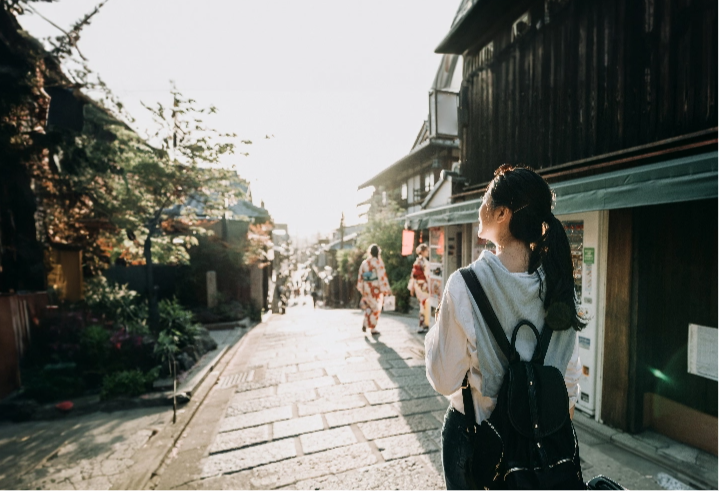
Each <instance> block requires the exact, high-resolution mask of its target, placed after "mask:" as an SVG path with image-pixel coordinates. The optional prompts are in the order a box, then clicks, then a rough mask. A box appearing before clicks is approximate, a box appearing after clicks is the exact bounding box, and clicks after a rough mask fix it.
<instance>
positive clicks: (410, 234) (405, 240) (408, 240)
mask: <svg viewBox="0 0 719 491" xmlns="http://www.w3.org/2000/svg"><path fill="white" fill-rule="evenodd" d="M413 249H414V230H402V255H403V256H409V255H411V254H412V253H413V252H414V250H413Z"/></svg>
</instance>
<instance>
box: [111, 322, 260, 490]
mask: <svg viewBox="0 0 719 491" xmlns="http://www.w3.org/2000/svg"><path fill="white" fill-rule="evenodd" d="M254 327H257V326H254ZM252 329H253V328H250V330H252ZM247 334H249V331H248V332H247V333H245V335H243V336H242V338H241V339H240V340H239V341H236V342H235V343H234V345H231V346H227V347H226V348H225V349H223V350H222V353H221V357H218V358H217V360H216V361H215V363H214V365H213V368H212V369H211V370H208V371H207V373H206V374H205V376H204V377H203V378H202V380H201V381H200V382H199V383H198V387H196V389H197V390H195V396H196V397H195V398H194V399H192V400H190V402H189V403H188V404H186V405H185V406H184V407H183V409H182V411H178V417H177V423H175V424H172V423H168V424H166V425H165V426H164V427H163V428H162V429H161V430H160V432H159V433H158V434H157V435H155V436H154V437H152V439H151V440H150V441H149V442H148V443H146V444H145V446H144V447H142V448H141V449H140V450H139V451H138V452H136V453H135V455H133V456H132V460H134V461H135V462H136V464H135V466H133V467H131V468H130V469H128V471H127V472H126V477H125V479H123V480H121V481H118V482H116V483H115V484H114V485H113V486H112V489H146V488H147V485H148V484H149V483H150V481H151V479H152V478H153V476H154V475H155V473H156V472H157V471H158V469H159V468H160V467H161V466H162V464H163V462H164V461H165V459H166V458H167V456H168V455H169V454H170V452H171V451H172V449H173V448H174V447H175V445H176V444H177V441H178V440H179V439H180V437H181V436H182V434H183V433H184V431H185V429H186V428H187V426H188V425H189V424H190V422H191V421H192V419H193V418H194V416H195V414H196V413H197V411H198V410H199V409H200V407H201V406H202V403H203V402H204V401H205V399H206V398H207V396H208V395H209V393H210V391H211V390H212V388H213V387H214V386H215V384H216V383H217V380H218V379H219V377H220V375H221V372H222V371H223V369H224V367H220V368H222V369H220V370H214V368H215V367H218V366H219V365H220V364H221V363H223V362H224V360H228V359H232V355H233V354H234V353H236V352H237V351H238V350H239V349H241V348H242V346H243V345H244V344H245V342H246V340H247V338H248V336H247Z"/></svg>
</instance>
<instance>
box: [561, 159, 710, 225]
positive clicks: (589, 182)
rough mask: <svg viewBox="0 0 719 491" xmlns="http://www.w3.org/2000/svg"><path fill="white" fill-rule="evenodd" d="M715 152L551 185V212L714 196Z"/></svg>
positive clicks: (609, 207)
mask: <svg viewBox="0 0 719 491" xmlns="http://www.w3.org/2000/svg"><path fill="white" fill-rule="evenodd" d="M717 157H718V154H717V152H709V153H704V154H700V155H693V156H690V157H682V158H679V159H673V160H669V161H666V162H660V163H657V164H649V165H644V166H641V167H634V168H631V169H623V170H619V171H614V172H607V173H606V174H600V175H596V176H590V177H584V178H580V179H575V180H572V181H566V182H560V183H557V184H554V185H552V188H553V189H554V191H555V192H556V193H557V204H556V207H555V210H554V214H555V215H565V214H568V213H578V212H581V211H594V210H614V209H617V208H634V207H637V206H648V205H660V204H664V203H677V202H680V201H695V200H700V199H709V198H716V197H717Z"/></svg>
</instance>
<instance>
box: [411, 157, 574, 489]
mask: <svg viewBox="0 0 719 491" xmlns="http://www.w3.org/2000/svg"><path fill="white" fill-rule="evenodd" d="M552 201H553V192H552V191H551V189H550V188H549V185H548V184H547V182H546V181H545V180H544V179H543V178H542V177H541V176H539V175H538V174H537V173H535V172H534V171H532V170H531V169H528V168H525V167H514V166H509V165H503V166H501V167H500V168H499V169H497V171H496V172H495V175H494V178H493V179H492V181H491V182H490V184H489V185H488V186H487V191H486V193H485V195H484V199H483V201H482V206H481V207H480V209H479V232H478V235H479V237H481V238H483V239H487V240H489V241H491V242H492V243H493V244H495V245H496V251H497V252H496V255H495V254H493V253H491V252H490V251H484V252H482V254H481V255H480V257H479V259H478V260H477V261H475V262H474V263H472V264H471V265H470V266H469V267H468V268H466V269H465V271H463V272H462V271H458V272H455V273H454V274H452V275H451V276H450V278H449V280H448V281H447V285H446V287H445V290H444V293H443V295H442V300H441V302H440V308H439V313H438V315H437V323H436V324H435V326H434V327H433V328H432V329H431V330H430V332H429V333H428V334H427V337H426V339H425V351H426V364H427V378H428V379H429V381H430V383H431V384H432V386H433V387H434V389H435V390H436V391H437V392H439V393H441V394H444V395H447V396H449V399H450V406H449V408H448V410H447V413H446V414H445V418H444V424H443V428H442V464H443V467H444V477H445V483H446V485H447V489H472V488H471V487H470V486H472V485H477V483H476V482H472V481H471V477H472V476H469V477H468V473H467V471H468V469H469V468H470V467H471V466H474V465H481V464H482V462H477V460H478V459H480V458H479V457H477V456H475V458H474V460H473V452H475V453H476V452H477V445H476V444H475V445H473V442H474V441H473V440H472V438H473V437H472V436H471V435H469V436H468V435H467V432H468V429H469V426H468V424H467V421H468V420H467V419H466V418H465V402H467V403H468V406H469V405H471V406H473V412H474V414H473V415H472V414H471V413H470V415H469V416H470V417H471V416H473V419H474V422H475V423H476V425H477V427H479V425H480V424H481V423H482V422H483V421H485V420H488V418H489V417H490V415H492V412H493V410H494V409H495V406H496V405H497V402H498V397H499V396H500V388H501V387H503V383H504V379H505V374H506V373H507V371H508V369H509V366H510V362H509V360H508V357H507V356H505V354H504V353H505V352H506V351H505V349H501V346H500V345H499V343H498V341H496V337H495V336H493V332H497V330H498V329H497V328H490V327H489V325H488V321H487V320H486V317H487V316H486V315H482V312H486V308H485V309H484V310H482V311H481V312H480V307H478V303H477V301H476V300H474V299H475V298H477V296H476V295H475V294H474V293H471V292H470V289H469V288H470V285H469V283H468V282H466V281H465V278H466V277H468V276H469V275H470V274H471V273H474V274H475V275H476V277H475V278H476V279H478V280H479V284H480V285H481V287H482V289H483V291H484V293H485V294H486V297H485V298H487V299H488V300H489V302H488V303H489V304H490V305H491V308H492V309H493V310H494V313H495V314H496V316H495V322H494V325H501V328H502V329H503V330H504V335H505V336H506V337H507V339H511V338H512V334H513V333H515V334H516V342H514V348H515V349H516V351H515V352H513V353H516V354H518V358H517V359H516V361H519V359H521V361H523V362H527V361H529V360H530V359H533V355H534V354H536V353H535V347H537V344H538V338H539V335H536V334H535V333H533V330H534V329H532V330H530V329H529V328H528V327H522V329H519V327H520V324H521V323H520V321H528V322H529V323H531V324H533V326H536V330H537V331H539V334H540V335H541V333H542V332H543V331H544V329H550V330H551V332H550V334H551V336H548V337H547V339H549V340H550V341H549V344H548V345H545V348H544V349H546V356H544V357H543V360H542V361H543V365H547V366H552V367H555V368H556V369H557V370H558V371H559V372H560V374H557V376H558V378H559V382H560V390H562V391H563V388H562V387H561V385H562V384H561V378H562V376H563V377H564V384H565V385H566V390H567V398H568V403H569V404H568V407H569V415H570V416H569V417H571V416H572V415H573V411H574V404H575V403H576V401H577V395H578V393H579V386H578V380H579V376H580V373H581V364H580V361H579V357H578V351H577V349H578V348H577V331H578V330H579V329H581V328H582V327H583V326H584V324H585V323H584V321H583V320H582V315H581V313H580V312H579V311H578V308H577V304H576V299H575V291H574V278H573V265H572V258H571V250H570V247H569V241H568V239H567V236H566V233H565V231H564V227H563V226H562V223H561V222H560V221H559V220H558V219H557V218H556V217H555V216H554V215H553V214H552ZM465 275H467V276H465ZM474 291H476V290H474ZM496 320H498V321H499V322H498V323H497V322H496ZM524 325H525V326H526V325H527V324H526V323H525V324H524ZM515 326H517V330H516V331H515V329H514V328H515ZM545 334H546V333H545ZM503 342H504V344H505V345H507V344H508V342H507V340H504V341H503ZM546 346H548V347H546ZM528 365H529V364H528ZM527 377H529V375H528V376H527ZM529 385H530V384H529V383H527V386H529ZM531 387H535V386H531ZM463 388H464V391H463V390H462V389H463ZM540 388H541V387H540ZM530 390H533V389H531V388H530ZM463 392H464V394H463ZM526 393H527V391H526V390H524V394H526ZM470 395H471V397H470ZM520 395H522V394H520ZM463 396H464V397H463ZM500 400H501V399H500ZM565 400H566V399H565ZM513 410H516V408H515V409H513ZM561 410H562V409H561V408H560V409H558V410H557V411H561ZM563 411H565V412H566V411H567V407H564V408H563ZM534 412H535V413H536V411H534ZM527 414H529V409H527ZM560 420H561V415H560ZM486 426H487V425H486V424H485V427H486ZM532 426H533V429H534V430H537V431H539V430H538V429H537V428H538V425H535V424H534V423H533V424H532ZM569 426H570V427H571V422H570V423H569ZM492 428H493V427H492ZM569 431H570V435H571V433H572V432H573V429H572V430H569ZM478 433H480V434H481V431H480V432H478ZM537 434H538V433H537ZM491 436H492V435H491V434H490V437H491ZM488 438H489V437H488ZM500 440H501V439H500ZM501 441H502V442H504V440H501ZM574 442H575V443H573V445H574V448H575V449H576V435H575V440H574ZM487 443H488V444H489V441H488V442H487ZM502 444H503V445H504V443H502ZM540 447H541V444H540ZM500 448H501V447H500ZM505 450H507V449H505ZM504 453H506V452H504V450H503V454H504ZM501 458H504V460H505V462H500V463H497V464H496V469H495V468H494V462H491V463H489V462H485V464H488V465H490V466H492V469H490V471H491V476H490V477H494V478H495V479H500V480H501V479H505V480H506V479H507V476H508V475H509V474H510V473H511V472H512V471H513V469H508V470H505V469H504V468H503V469H502V473H501V475H499V473H500V464H502V465H504V464H506V460H507V458H508V457H507V455H503V456H502V457H500V460H501ZM576 460H577V465H578V453H577V459H576ZM545 468H546V465H545ZM495 470H496V474H495ZM505 472H506V473H505ZM575 474H577V473H576V472H575ZM579 474H581V472H580V473H579ZM577 477H578V478H579V479H581V476H580V475H577ZM507 482H509V481H506V482H505V485H506V483H507ZM511 488H512V487H511V486H510V489H511Z"/></svg>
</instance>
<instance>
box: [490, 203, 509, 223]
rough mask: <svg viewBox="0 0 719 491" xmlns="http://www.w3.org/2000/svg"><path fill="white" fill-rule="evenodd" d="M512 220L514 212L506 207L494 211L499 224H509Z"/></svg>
mask: <svg viewBox="0 0 719 491" xmlns="http://www.w3.org/2000/svg"><path fill="white" fill-rule="evenodd" d="M511 218H512V210H510V209H509V208H508V207H506V206H498V207H497V208H495V209H494V219H495V221H496V222H497V223H503V222H507V223H509V220H510V219H511Z"/></svg>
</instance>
